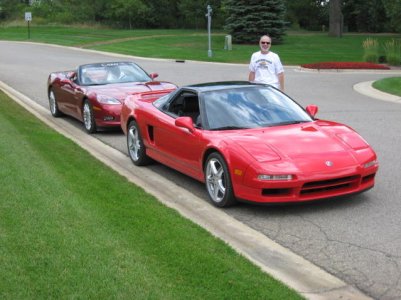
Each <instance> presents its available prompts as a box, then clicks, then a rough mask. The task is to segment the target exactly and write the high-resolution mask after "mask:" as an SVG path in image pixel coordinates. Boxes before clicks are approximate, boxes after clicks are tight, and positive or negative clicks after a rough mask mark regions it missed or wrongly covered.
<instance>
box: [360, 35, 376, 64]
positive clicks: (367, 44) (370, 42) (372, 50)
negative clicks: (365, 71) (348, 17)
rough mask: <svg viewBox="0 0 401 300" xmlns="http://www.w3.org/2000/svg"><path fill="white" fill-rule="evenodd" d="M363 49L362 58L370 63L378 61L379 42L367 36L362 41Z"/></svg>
mask: <svg viewBox="0 0 401 300" xmlns="http://www.w3.org/2000/svg"><path fill="white" fill-rule="evenodd" d="M362 46H363V49H364V55H363V60H364V61H366V62H370V63H377V62H379V42H378V41H377V40H376V39H372V38H367V39H366V40H365V41H363V43H362Z"/></svg>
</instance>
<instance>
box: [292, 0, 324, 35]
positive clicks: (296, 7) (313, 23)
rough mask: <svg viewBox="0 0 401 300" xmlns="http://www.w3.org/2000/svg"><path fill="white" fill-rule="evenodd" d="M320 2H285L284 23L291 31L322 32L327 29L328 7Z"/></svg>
mask: <svg viewBox="0 0 401 300" xmlns="http://www.w3.org/2000/svg"><path fill="white" fill-rule="evenodd" d="M326 4H327V3H326V2H324V1H323V2H322V1H321V0H297V1H294V0H285V5H286V21H288V22H289V24H290V26H291V28H293V29H299V28H303V29H307V30H322V27H323V25H324V26H325V27H326V26H327V28H328V25H329V16H328V5H326Z"/></svg>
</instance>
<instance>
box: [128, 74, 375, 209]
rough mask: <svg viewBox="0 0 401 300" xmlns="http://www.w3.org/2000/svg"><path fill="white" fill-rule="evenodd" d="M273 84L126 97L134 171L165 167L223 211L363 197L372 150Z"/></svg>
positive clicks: (370, 172) (191, 88) (371, 174)
mask: <svg viewBox="0 0 401 300" xmlns="http://www.w3.org/2000/svg"><path fill="white" fill-rule="evenodd" d="M317 110H318V108H317V106H315V105H310V106H308V107H306V109H304V108H302V107H301V106H300V105H299V104H297V103H296V102H295V101H294V100H292V99H291V98H289V97H288V96H287V95H285V94H284V93H282V92H280V91H279V90H277V89H275V88H273V87H272V86H269V85H259V84H251V83H249V82H220V83H207V84H199V85H192V86H186V87H182V88H179V89H177V90H176V91H174V92H172V93H170V94H168V95H164V96H162V97H161V98H159V99H157V100H154V99H149V98H144V97H142V96H141V95H140V94H137V95H131V96H128V97H127V99H126V100H125V103H124V105H123V107H122V111H121V126H122V129H123V131H124V133H125V134H126V137H127V146H128V152H129V156H130V158H131V160H132V161H133V163H134V164H135V165H138V166H143V165H146V164H147V163H149V162H150V161H151V160H156V161H158V162H161V163H163V164H165V165H167V166H169V167H171V168H173V169H176V170H178V171H180V172H182V173H184V174H187V175H189V176H191V177H193V178H195V179H197V180H199V181H202V182H204V183H205V185H206V190H207V193H208V196H209V198H210V200H211V202H212V203H213V204H214V205H216V206H219V207H225V206H230V205H233V204H234V203H235V202H236V201H251V202H257V203H285V202H301V201H311V200H317V199H322V198H331V197H336V196H341V195H348V194H354V193H359V192H362V191H365V190H368V189H370V188H372V187H373V186H374V180H375V175H376V172H377V170H378V162H377V158H376V154H375V152H374V150H373V149H372V148H371V147H370V146H369V144H368V143H367V142H366V141H365V140H364V139H363V138H362V137H361V136H360V135H359V134H358V133H356V132H355V131H354V130H353V129H351V128H350V127H348V126H346V125H343V124H339V123H336V122H332V121H325V120H319V119H316V118H315V114H316V113H317Z"/></svg>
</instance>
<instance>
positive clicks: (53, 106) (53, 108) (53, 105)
mask: <svg viewBox="0 0 401 300" xmlns="http://www.w3.org/2000/svg"><path fill="white" fill-rule="evenodd" d="M49 108H50V113H51V114H52V116H53V117H55V118H58V117H61V116H62V112H61V111H60V110H59V109H58V104H57V99H56V96H55V95H54V91H53V89H50V91H49Z"/></svg>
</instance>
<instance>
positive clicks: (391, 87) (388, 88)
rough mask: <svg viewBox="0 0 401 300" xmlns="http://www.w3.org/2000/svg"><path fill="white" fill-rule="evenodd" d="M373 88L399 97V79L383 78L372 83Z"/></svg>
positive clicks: (400, 88) (400, 94)
mask: <svg viewBox="0 0 401 300" xmlns="http://www.w3.org/2000/svg"><path fill="white" fill-rule="evenodd" d="M373 87H374V88H375V89H378V90H380V91H382V92H386V93H390V94H393V95H396V96H400V97H401V77H391V78H383V79H380V80H377V81H375V82H374V83H373Z"/></svg>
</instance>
